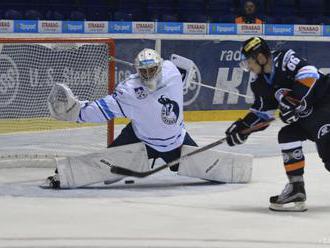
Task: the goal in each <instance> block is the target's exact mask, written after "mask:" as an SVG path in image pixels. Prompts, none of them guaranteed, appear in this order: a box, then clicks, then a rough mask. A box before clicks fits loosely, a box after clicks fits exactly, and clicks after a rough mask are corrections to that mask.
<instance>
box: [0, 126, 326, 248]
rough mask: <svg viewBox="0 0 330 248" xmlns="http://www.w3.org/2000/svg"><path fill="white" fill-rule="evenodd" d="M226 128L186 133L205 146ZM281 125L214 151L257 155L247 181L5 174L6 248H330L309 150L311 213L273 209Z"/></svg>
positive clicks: (2, 222) (2, 216) (43, 171)
mask: <svg viewBox="0 0 330 248" xmlns="http://www.w3.org/2000/svg"><path fill="white" fill-rule="evenodd" d="M228 124H229V123H226V122H216V123H208V122H200V123H188V124H187V129H188V130H189V132H190V133H191V135H192V136H193V137H194V138H195V139H196V140H197V142H198V144H199V145H206V144H208V143H210V142H212V141H215V140H216V139H218V138H221V137H222V136H223V132H224V130H225V129H226V127H227V126H228ZM279 127H280V124H279V123H275V124H274V125H273V126H272V127H271V128H269V129H268V130H266V131H264V132H261V133H256V134H253V135H252V136H251V137H250V139H249V140H248V142H247V143H246V144H244V145H242V146H239V147H235V148H229V147H227V146H226V145H221V146H219V147H217V149H222V150H227V151H233V152H243V153H251V154H254V155H255V156H256V158H255V161H254V169H253V180H252V182H251V183H249V184H214V183H209V182H205V181H202V180H198V179H192V178H187V177H180V176H177V175H175V174H173V173H171V172H169V171H165V172H163V173H159V174H156V175H154V176H152V177H148V178H145V179H134V180H135V184H125V183H124V182H119V183H116V184H113V185H101V184H100V185H95V186H94V187H89V188H85V189H77V190H61V191H54V190H42V189H40V188H39V187H38V184H39V183H40V182H41V180H42V179H43V178H45V177H47V176H48V175H50V174H51V173H52V170H53V169H52V168H39V167H38V166H35V167H33V166H32V167H28V168H17V167H16V168H15V166H13V168H8V166H6V168H1V169H0V247H229V248H234V247H235V248H238V247H242V248H246V247H249V248H250V247H251V248H252V247H253V248H259V247H260V248H261V247H262V248H264V247H276V248H278V247H288V248H291V247H306V248H307V247H308V248H314V247H330V197H329V186H328V184H329V181H330V175H329V173H328V172H327V171H326V170H325V169H324V167H323V165H322V163H321V161H320V159H319V158H318V156H317V154H316V150H315V147H314V145H313V144H312V143H310V142H307V143H306V144H305V146H304V151H305V155H306V164H307V166H306V170H305V171H306V173H305V175H306V176H305V180H306V190H307V198H308V200H307V205H308V208H309V210H308V211H307V212H304V213H277V212H271V211H269V210H268V198H269V196H271V195H273V194H277V193H280V191H281V190H282V189H283V187H284V185H285V183H286V178H285V174H284V169H283V167H282V160H281V157H280V151H279V148H278V147H277V145H276V140H277V137H276V133H277V131H278V130H279ZM0 139H1V140H2V137H0ZM2 141H3V140H2ZM26 141H27V142H32V141H31V139H30V140H26ZM6 142H7V144H10V137H9V136H8V137H6ZM8 142H9V143H8ZM22 142H23V141H22ZM95 142H99V141H95ZM1 145H3V142H2V143H1ZM76 146H77V147H79V144H76ZM98 146H100V145H98ZM44 148H45V149H47V147H44ZM94 149H95V148H94ZM78 150H79V149H78V148H77V151H78ZM130 179H132V178H130Z"/></svg>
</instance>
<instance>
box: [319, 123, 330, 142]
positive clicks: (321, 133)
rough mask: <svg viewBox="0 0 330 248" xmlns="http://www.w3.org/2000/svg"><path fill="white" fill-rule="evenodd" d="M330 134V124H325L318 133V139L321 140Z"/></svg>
mask: <svg viewBox="0 0 330 248" xmlns="http://www.w3.org/2000/svg"><path fill="white" fill-rule="evenodd" d="M329 132H330V124H325V125H323V126H322V127H320V129H319V131H318V132H317V138H318V139H321V138H322V137H323V136H325V135H326V134H328V133H329Z"/></svg>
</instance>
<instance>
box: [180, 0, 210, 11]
mask: <svg viewBox="0 0 330 248" xmlns="http://www.w3.org/2000/svg"><path fill="white" fill-rule="evenodd" d="M205 7H206V4H205V2H204V0H189V1H187V0H177V8H178V9H181V10H187V11H189V10H204V9H205Z"/></svg>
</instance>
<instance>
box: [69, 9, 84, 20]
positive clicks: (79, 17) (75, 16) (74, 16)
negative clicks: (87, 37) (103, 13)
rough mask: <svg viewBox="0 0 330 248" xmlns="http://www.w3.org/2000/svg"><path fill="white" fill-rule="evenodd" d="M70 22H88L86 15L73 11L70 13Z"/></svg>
mask: <svg viewBox="0 0 330 248" xmlns="http://www.w3.org/2000/svg"><path fill="white" fill-rule="evenodd" d="M70 20H71V21H84V20H86V15H85V13H83V12H82V11H79V10H73V11H72V12H71V13H70Z"/></svg>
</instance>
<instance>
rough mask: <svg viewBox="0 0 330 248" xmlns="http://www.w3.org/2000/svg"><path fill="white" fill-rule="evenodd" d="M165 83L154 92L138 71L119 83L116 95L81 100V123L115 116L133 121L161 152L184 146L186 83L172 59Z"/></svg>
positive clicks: (139, 132) (166, 67) (165, 70)
mask: <svg viewBox="0 0 330 248" xmlns="http://www.w3.org/2000/svg"><path fill="white" fill-rule="evenodd" d="M161 73H162V75H161V82H159V84H158V87H157V90H155V91H153V92H150V91H149V90H148V89H147V88H146V87H145V86H143V84H142V83H141V81H140V78H139V76H138V75H137V74H134V75H131V76H130V77H129V79H128V80H125V81H124V82H122V83H119V84H118V86H117V87H116V89H115V92H114V93H113V94H112V95H108V96H106V97H104V98H101V99H98V100H96V101H94V102H89V103H81V105H82V106H81V109H80V113H79V118H78V122H106V121H107V120H110V119H112V118H117V117H127V118H129V119H131V120H132V126H133V130H134V132H135V134H136V136H137V137H138V138H139V139H140V140H141V141H142V142H144V143H145V144H147V145H148V146H150V147H152V148H154V149H155V150H157V151H160V152H166V151H170V150H173V149H175V148H177V147H179V146H181V145H182V143H183V140H184V137H185V134H186V130H185V127H184V123H183V82H182V77H181V74H180V72H179V70H178V69H177V67H176V66H175V65H174V64H173V63H172V62H171V61H168V60H165V61H164V62H163V65H162V71H161Z"/></svg>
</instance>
